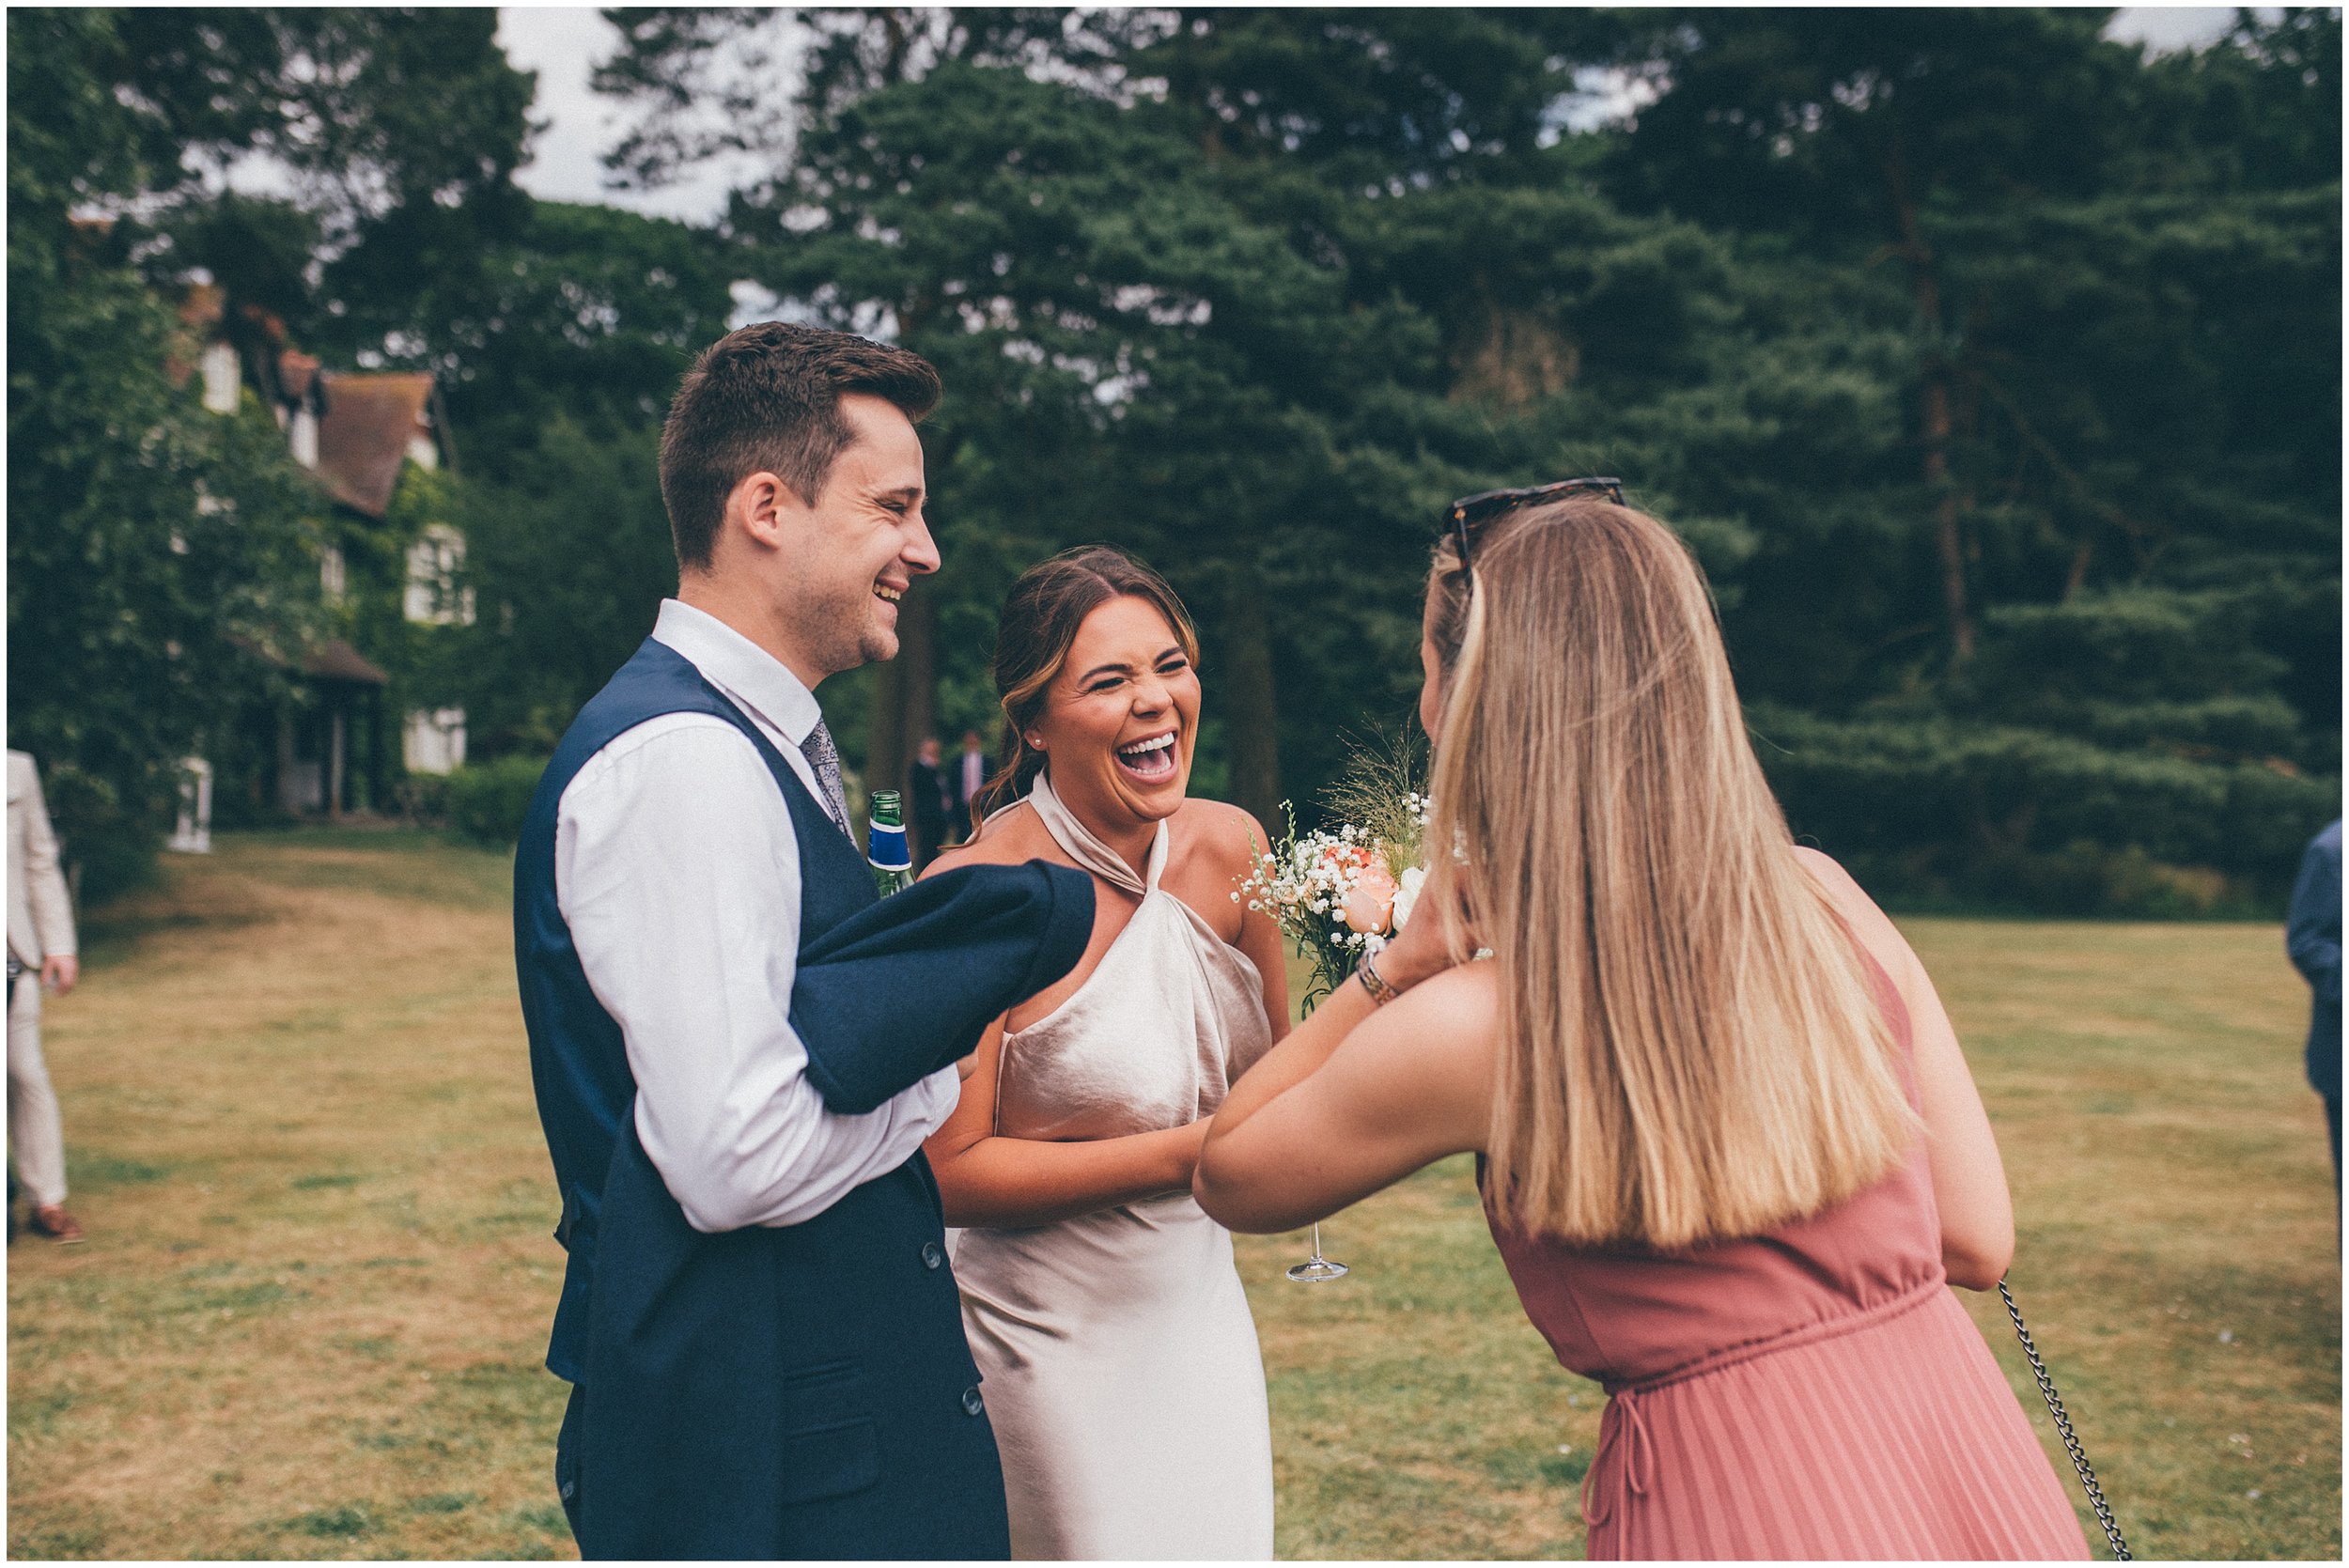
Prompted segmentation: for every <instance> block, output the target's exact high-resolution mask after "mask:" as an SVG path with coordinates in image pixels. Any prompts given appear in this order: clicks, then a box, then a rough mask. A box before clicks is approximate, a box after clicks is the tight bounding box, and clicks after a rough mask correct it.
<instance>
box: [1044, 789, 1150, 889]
mask: <svg viewBox="0 0 2349 1568" xmlns="http://www.w3.org/2000/svg"><path fill="white" fill-rule="evenodd" d="M1028 804H1029V805H1031V806H1034V808H1035V816H1036V820H1037V821H1039V822H1041V823H1043V824H1044V831H1046V832H1048V833H1050V834H1051V835H1052V842H1053V843H1054V844H1057V845H1059V846H1061V848H1062V849H1064V850H1066V852H1067V854H1068V858H1069V859H1070V860H1072V861H1075V862H1077V863H1078V864H1079V865H1081V866H1082V867H1083V868H1084V869H1085V870H1087V871H1090V872H1092V873H1093V874H1094V875H1095V876H1096V877H1100V878H1101V880H1103V881H1105V882H1107V883H1109V885H1110V886H1112V887H1113V888H1116V889H1117V890H1118V891H1120V892H1121V893H1132V894H1133V895H1134V896H1135V897H1137V898H1147V897H1148V896H1149V895H1150V894H1152V893H1156V892H1158V891H1159V877H1161V876H1163V875H1164V874H1165V872H1166V854H1167V834H1166V824H1165V823H1164V822H1160V823H1159V831H1158V832H1157V834H1156V836H1154V837H1153V838H1152V839H1151V841H1150V858H1149V862H1148V864H1147V866H1146V868H1145V869H1144V871H1143V875H1142V876H1140V877H1136V876H1135V875H1134V868H1133V867H1132V866H1131V865H1130V864H1128V862H1127V860H1126V857H1125V856H1123V855H1121V854H1119V853H1118V852H1117V851H1116V850H1114V849H1112V848H1111V847H1110V846H1108V845H1106V844H1104V843H1102V842H1101V839H1100V837H1099V835H1097V833H1095V832H1094V831H1093V830H1092V829H1090V828H1088V827H1086V826H1085V825H1084V824H1083V823H1082V822H1081V821H1079V820H1078V818H1077V814H1076V813H1075V812H1072V811H1070V810H1069V809H1068V807H1067V806H1066V805H1065V804H1063V803H1062V800H1061V798H1060V797H1059V796H1058V795H1056V794H1054V793H1053V792H1052V781H1051V780H1050V777H1048V776H1047V775H1045V774H1042V773H1039V774H1037V775H1036V779H1035V784H1034V788H1032V789H1030V790H1029V791H1028Z"/></svg>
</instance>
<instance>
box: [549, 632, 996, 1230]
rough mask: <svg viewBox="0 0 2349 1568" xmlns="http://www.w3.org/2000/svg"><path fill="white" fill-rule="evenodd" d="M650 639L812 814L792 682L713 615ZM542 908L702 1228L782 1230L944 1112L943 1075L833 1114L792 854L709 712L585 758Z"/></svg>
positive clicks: (667, 718)
mask: <svg viewBox="0 0 2349 1568" xmlns="http://www.w3.org/2000/svg"><path fill="white" fill-rule="evenodd" d="M653 636H654V637H655V638H656V639H657V640H659V641H660V642H661V643H663V644H666V645H668V646H669V647H671V648H673V649H675V650H676V651H677V652H678V653H679V654H682V655H683V656H684V657H685V658H686V659H687V660H690V661H691V662H692V665H693V667H694V668H695V669H697V670H699V671H700V672H701V673H702V675H704V676H706V677H707V678H708V681H709V683H710V684H711V685H713V686H715V687H717V688H718V690H719V691H723V693H724V694H725V695H726V696H727V697H728V698H729V699H730V700H732V701H733V702H734V704H735V705H736V706H739V707H740V708H741V709H742V711H743V712H744V713H745V714H747V715H749V717H750V719H751V722H753V723H754V724H756V725H757V726H758V727H759V730H760V731H761V733H763V734H764V735H765V736H766V737H767V738H768V740H770V742H772V743H773V745H774V747H775V749H776V750H777V751H779V752H781V753H783V757H784V760H785V761H786V762H787V763H788V764H790V766H791V768H792V770H793V771H794V772H796V773H797V774H799V776H800V782H801V784H806V785H807V786H808V790H809V793H811V794H813V795H815V796H816V798H817V800H818V801H819V802H820V801H821V800H822V799H823V796H822V794H821V792H820V791H819V790H818V789H817V783H816V772H815V769H814V768H812V767H810V766H809V764H808V761H807V758H806V757H805V756H804V755H803V754H801V751H800V744H801V742H802V741H804V740H805V739H806V738H807V737H808V735H809V734H810V732H812V731H813V730H814V729H815V728H816V724H817V720H818V719H820V718H821V717H822V709H820V708H819V707H817V704H816V695H815V693H814V692H812V691H809V690H808V689H807V688H806V687H805V686H804V685H802V684H801V682H800V679H799V677H798V676H796V675H793V674H792V673H791V672H790V671H789V670H788V669H786V668H785V667H784V665H783V664H782V663H781V662H780V661H779V660H776V659H774V658H773V657H772V656H771V655H770V654H769V653H767V652H766V650H764V649H763V648H760V647H759V646H758V645H757V644H754V643H753V642H752V641H751V640H750V639H749V638H747V637H744V636H743V635H742V634H741V633H739V632H738V631H736V630H735V629H733V628H731V627H729V626H727V625H726V624H725V623H724V622H723V621H721V620H719V619H718V618H717V617H715V616H714V615H710V614H708V613H704V612H702V611H699V610H695V609H693V608H692V606H691V605H687V604H683V603H680V602H678V601H677V600H676V599H664V600H662V601H661V619H660V621H659V623H658V624H657V625H656V626H655V627H654V628H653ZM554 885H555V902H556V905H557V907H558V908H561V910H562V911H563V919H564V921H565V923H566V924H568V925H569V926H570V930H571V941H572V943H573V945H574V946H576V947H577V949H578V951H579V961H580V967H581V968H582V969H583V970H584V971H585V972H586V976H587V984H588V986H590V987H592V988H593V989H594V991H595V993H596V1000H597V1001H599V1002H601V1003H602V1004H603V1008H604V1011H606V1012H607V1013H609V1014H611V1015H612V1017H613V1019H614V1021H615V1022H617V1023H618V1024H619V1026H620V1033H621V1036H622V1038H623V1039H624V1040H625V1041H626V1043H627V1047H628V1064H629V1067H630V1070H631V1071H632V1072H633V1073H634V1074H635V1075H636V1132H637V1136H638V1137H639V1138H641V1139H642V1140H643V1141H644V1144H645V1153H646V1155H647V1156H649V1157H651V1159H652V1163H653V1168H654V1169H655V1170H657V1171H659V1172H661V1180H662V1181H663V1182H664V1183H665V1184H666V1185H667V1186H668V1188H669V1192H670V1195H671V1196H673V1197H675V1198H676V1199H677V1206H678V1207H679V1208H681V1209H683V1210H684V1211H685V1219H686V1221H687V1223H689V1224H691V1225H692V1227H693V1228H694V1229H695V1230H697V1231H705V1232H714V1231H732V1230H739V1229H741V1228H742V1227H744V1226H748V1225H796V1224H798V1223H800V1222H801V1220H805V1219H814V1218H815V1217H816V1216H817V1215H818V1214H821V1213H822V1212H823V1211H824V1210H825V1209H827V1208H830V1207H831V1206H832V1204H833V1203H837V1202H838V1201H839V1200H840V1199H842V1198H843V1197H845V1196H847V1195H848V1192H849V1191H850V1190H851V1189H852V1188H856V1187H858V1186H860V1185H862V1184H863V1183H864V1182H868V1181H870V1180H872V1179H873V1178H874V1177H876V1176H879V1175H883V1174H885V1173H887V1172H890V1171H893V1170H894V1169H896V1167H898V1166H899V1165H901V1164H903V1163H904V1162H905V1161H906V1159H907V1158H908V1157H910V1156H911V1155H912V1153H913V1151H914V1150H915V1149H917V1148H919V1147H920V1146H921V1143H922V1141H923V1140H924V1139H925V1138H927V1137H928V1136H929V1135H930V1134H931V1133H932V1132H934V1131H936V1130H937V1128H938V1126H939V1125H940V1124H941V1122H943V1121H944V1120H945V1119H946V1116H947V1114H948V1112H950V1111H952V1110H954V1108H955V1100H956V1097H957V1094H958V1092H959V1080H958V1079H957V1076H956V1073H955V1070H954V1069H953V1068H952V1067H941V1068H940V1069H939V1070H938V1071H937V1072H935V1073H933V1074H931V1075H930V1076H929V1077H928V1078H926V1079H923V1080H922V1081H921V1082H919V1083H917V1084H915V1085H914V1086H913V1087H912V1088H910V1089H908V1090H906V1091H905V1092H904V1093H902V1094H898V1095H897V1096H895V1097H894V1099H891V1100H890V1101H889V1102H888V1103H887V1104H885V1105H883V1106H881V1107H880V1108H879V1110H873V1111H870V1112H868V1113H866V1114H864V1115H862V1116H843V1115H835V1114H834V1113H832V1111H830V1110H825V1109H824V1105H823V1101H822V1100H821V1098H820V1097H819V1096H818V1095H817V1093H816V1090H815V1088H814V1087H813V1086H812V1085H811V1084H809V1082H808V1081H807V1048H806V1047H805V1046H803V1045H801V1042H800V1037H799V1035H798V1033H797V1032H795V1031H794V1030H793V1029H792V1027H791V1021H790V1009H791V982H792V978H793V976H794V975H795V974H796V972H797V970H798V955H799V950H800V849H799V841H798V839H797V837H796V836H795V835H794V833H793V831H792V827H791V814H790V809H789V808H788V807H787V806H786V804H785V803H784V799H783V794H782V792H781V791H780V790H778V789H777V788H776V787H775V779H774V775H773V774H772V773H770V772H769V771H768V769H767V764H766V763H765V761H764V760H762V759H761V758H760V756H759V754H758V749H757V748H756V747H754V746H753V745H752V744H751V742H750V739H749V737H746V736H744V735H743V734H742V732H741V731H740V730H739V729H736V728H735V727H734V726H733V725H732V724H729V723H727V722H725V721H724V720H723V719H719V718H717V717H715V716H713V715H710V714H707V713H671V714H664V715H662V716H661V718H658V719H654V720H650V721H648V722H645V723H642V724H639V725H637V726H636V727H635V728H634V729H631V730H629V731H628V732H626V733H625V734H623V735H621V736H619V737H616V738H614V740H613V741H612V742H611V744H609V745H607V746H605V747H604V748H603V750H601V751H599V752H598V753H596V754H595V755H594V756H592V757H590V758H588V759H587V763H586V766H585V767H583V768H581V769H580V770H579V772H578V773H577V775H575V776H574V777H573V778H572V780H571V782H570V784H569V785H568V787H566V788H565V789H564V791H563V799H562V800H561V802H560V803H559V805H558V807H557V810H556V816H555V829H554Z"/></svg>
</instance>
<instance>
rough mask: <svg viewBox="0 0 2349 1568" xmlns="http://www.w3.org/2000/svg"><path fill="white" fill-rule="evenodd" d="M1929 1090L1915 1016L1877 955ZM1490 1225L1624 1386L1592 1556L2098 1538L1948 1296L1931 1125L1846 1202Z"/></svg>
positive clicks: (1601, 1476) (1946, 1553) (1586, 1506)
mask: <svg viewBox="0 0 2349 1568" xmlns="http://www.w3.org/2000/svg"><path fill="white" fill-rule="evenodd" d="M1868 969H1869V971H1870V979H1871V982H1872V985H1873V986H1874V989H1875V996H1876V1002H1877V1005H1878V1006H1880V1007H1881V1008H1883V1010H1884V1014H1885V1017H1886V1018H1887V1020H1888V1021H1889V1022H1890V1024H1891V1025H1892V1032H1893V1034H1894V1036H1895V1038H1896V1039H1897V1041H1898V1042H1899V1047H1900V1059H1901V1063H1902V1069H1903V1074H1904V1077H1905V1078H1906V1079H1908V1084H1907V1087H1908V1092H1909V1095H1910V1097H1911V1099H1912V1100H1913V1099H1914V1098H1915V1095H1916V1084H1915V1079H1914V1075H1913V1073H1911V1072H1910V1071H1909V1068H1908V1058H1909V1047H1910V1036H1909V1022H1908V1011H1907V1009H1906V1007H1905V1006H1904V1005H1903V1004H1902V1002H1901V998H1900V993H1899V992H1898V991H1897V990H1895V989H1894V988H1893V986H1892V982H1891V979H1890V976H1888V975H1886V974H1885V972H1884V971H1883V970H1882V969H1881V968H1879V967H1878V966H1877V965H1876V963H1875V959H1874V958H1873V957H1870V958H1869V959H1868ZM1478 1176H1479V1180H1480V1185H1484V1186H1486V1194H1487V1201H1486V1218H1487V1219H1488V1220H1489V1222H1490V1224H1491V1227H1492V1233H1493V1239H1494V1241H1495V1242H1496V1243H1497V1244H1498V1245H1499V1247H1500V1249H1501V1259H1502V1261H1503V1262H1505V1263H1506V1264H1507V1265H1508V1268H1509V1274H1510V1277H1511V1278H1512V1279H1513V1280H1514V1281H1516V1283H1517V1297H1518V1299H1519V1300H1520V1301H1521V1302H1523V1304H1524V1306H1525V1314H1526V1316H1527V1317H1529V1318H1531V1319H1532V1322H1533V1327H1536V1328H1538V1329H1540V1330H1541V1331H1542V1336H1543V1337H1544V1338H1545V1339H1547V1340H1548V1341H1549V1343H1550V1347H1551V1348H1552V1349H1553V1350H1555V1351H1556V1352H1557V1355H1558V1359H1559V1360H1560V1361H1561V1362H1562V1363H1563V1364H1564V1365H1565V1366H1566V1367H1568V1368H1570V1369H1571V1370H1573V1371H1575V1372H1579V1373H1580V1374H1582V1375H1583V1376H1585V1377H1593V1378H1596V1379H1598V1380H1599V1381H1600V1382H1601V1383H1603V1384H1605V1385H1606V1388H1607V1391H1608V1393H1609V1394H1610V1396H1612V1397H1610V1399H1609V1400H1608V1402H1607V1413H1606V1415H1605V1417H1604V1418H1602V1419H1601V1421H1600V1423H1599V1436H1598V1453H1597V1456H1596V1457H1595V1459H1594V1460H1593V1461H1592V1464H1591V1468H1590V1473H1589V1475H1588V1476H1587V1477H1586V1478H1585V1479H1584V1482H1583V1489H1582V1510H1583V1516H1584V1518H1585V1519H1587V1520H1588V1521H1589V1523H1590V1529H1591V1533H1590V1556H1591V1558H1592V1560H1599V1559H1604V1558H1611V1559H1623V1558H1645V1559H1658V1558H1661V1559H1675V1560H1688V1559H1713V1560H1719V1559H1743V1560H1753V1559H1789V1558H1792V1559H1812V1560H1818V1559H1846V1560H1850V1559H1859V1560H1869V1559H1875V1560H1888V1559H1906V1560H1917V1559H1950V1558H1956V1559H1977V1560H1979V1559H1986V1558H2000V1559H2010V1560H2013V1559H2022V1560H2046V1559H2066V1558H2068V1559H2079V1558H2085V1557H2086V1556H2088V1543H2087V1541H2086V1540H2085V1539H2084V1538H2083V1537H2082V1535H2081V1533H2080V1527H2079V1521H2078V1519H2077V1517H2076V1516H2075V1515H2074V1514H2073V1512H2072V1507H2071V1504H2070V1502H2069V1501H2068V1500H2067V1498H2066V1497H2065V1495H2064V1490H2063V1484H2062V1483H2061V1482H2060V1481H2059V1480H2058V1479H2057V1478H2056V1473H2055V1470H2054V1468H2053V1467H2051V1466H2050V1465H2049V1464H2048V1462H2047V1456H2046V1452H2045V1451H2043V1450H2042V1449H2041V1448H2040V1446H2039V1440H2038V1438H2037V1437H2036V1436H2034V1435H2033V1434H2032V1432H2031V1427H2030V1421H2028V1420H2027V1419H2026V1418H2025V1417H2024V1414H2023V1409H2022V1406H2021V1405H2017V1404H2016V1403H2015V1395H2014V1393H2013V1392H2012V1391H2011V1390H2010V1389H2008V1387H2007V1383H2006V1378H2005V1376H2004V1374H2001V1373H2000V1372H1999V1364H1998V1362H1997V1361H1995V1360H1993V1359H1992V1358H1991V1355H1990V1347H1989V1346H1988V1345H1986V1344H1984V1343H1983V1338H1982V1335H1981V1334H1980V1333H1978V1332H1976V1331H1975V1328H1974V1324H1973V1320H1972V1319H1971V1318H1970V1317H1968V1315H1967V1312H1966V1309H1965V1308H1964V1307H1962V1306H1960V1305H1959V1304H1958V1301H1957V1298H1956V1297H1955V1296H1952V1295H1951V1294H1950V1286H1949V1282H1948V1280H1947V1278H1946V1277H1945V1276H1944V1274H1943V1273H1942V1269H1941V1219H1940V1214H1939V1211H1938V1210H1937V1208H1936V1206H1935V1203H1934V1196H1933V1174H1932V1172H1931V1170H1930V1168H1929V1166H1928V1164H1927V1159H1926V1154H1925V1148H1924V1143H1923V1141H1922V1140H1921V1139H1920V1140H1919V1141H1918V1143H1917V1145H1916V1148H1915V1151H1914V1153H1913V1154H1912V1155H1911V1157H1910V1158H1909V1160H1908V1162H1907V1163H1906V1164H1905V1165H1903V1166H1902V1167H1901V1168H1900V1169H1898V1170H1896V1171H1894V1172H1892V1173H1891V1174H1890V1175H1889V1176H1887V1177H1885V1178H1884V1179H1883V1180H1882V1181H1880V1182H1878V1183H1877V1184H1876V1185H1875V1186H1874V1187H1871V1188H1867V1189H1865V1190H1864V1191H1861V1192H1859V1193H1858V1194H1856V1195H1854V1196H1853V1197H1851V1198H1849V1199H1847V1200H1845V1201H1844V1202H1843V1203H1838V1204H1836V1205H1835V1206H1834V1207H1832V1208H1828V1209H1826V1210H1824V1211H1822V1212H1821V1213H1818V1214H1815V1215H1812V1216H1811V1217H1809V1218H1808V1219H1797V1220H1794V1221H1791V1222H1789V1223H1787V1224H1784V1225H1781V1226H1779V1227H1778V1228H1776V1229H1775V1230H1772V1231H1769V1232H1767V1233H1766V1234H1762V1235H1759V1236H1754V1237H1751V1238H1750V1239H1746V1240H1739V1241H1729V1242H1722V1243H1719V1244H1717V1245H1714V1246H1709V1247H1700V1248H1695V1249H1692V1250H1688V1251H1685V1252H1673V1253H1659V1252H1654V1251H1650V1250H1646V1249H1644V1248H1639V1247H1611V1248H1610V1247H1576V1246H1571V1245H1569V1244H1567V1243H1565V1242H1562V1241H1558V1240H1555V1239H1551V1238H1548V1237H1541V1236H1531V1235H1527V1234H1522V1233H1521V1232H1518V1231H1517V1230H1515V1229H1513V1228H1511V1227H1509V1226H1508V1225H1505V1224H1504V1223H1502V1222H1501V1219H1499V1218H1498V1217H1497V1214H1496V1212H1495V1210H1494V1209H1493V1206H1492V1204H1491V1202H1490V1188H1489V1184H1488V1183H1486V1181H1485V1177H1486V1172H1485V1169H1484V1166H1483V1162H1482V1161H1481V1160H1480V1161H1479V1165H1478Z"/></svg>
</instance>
